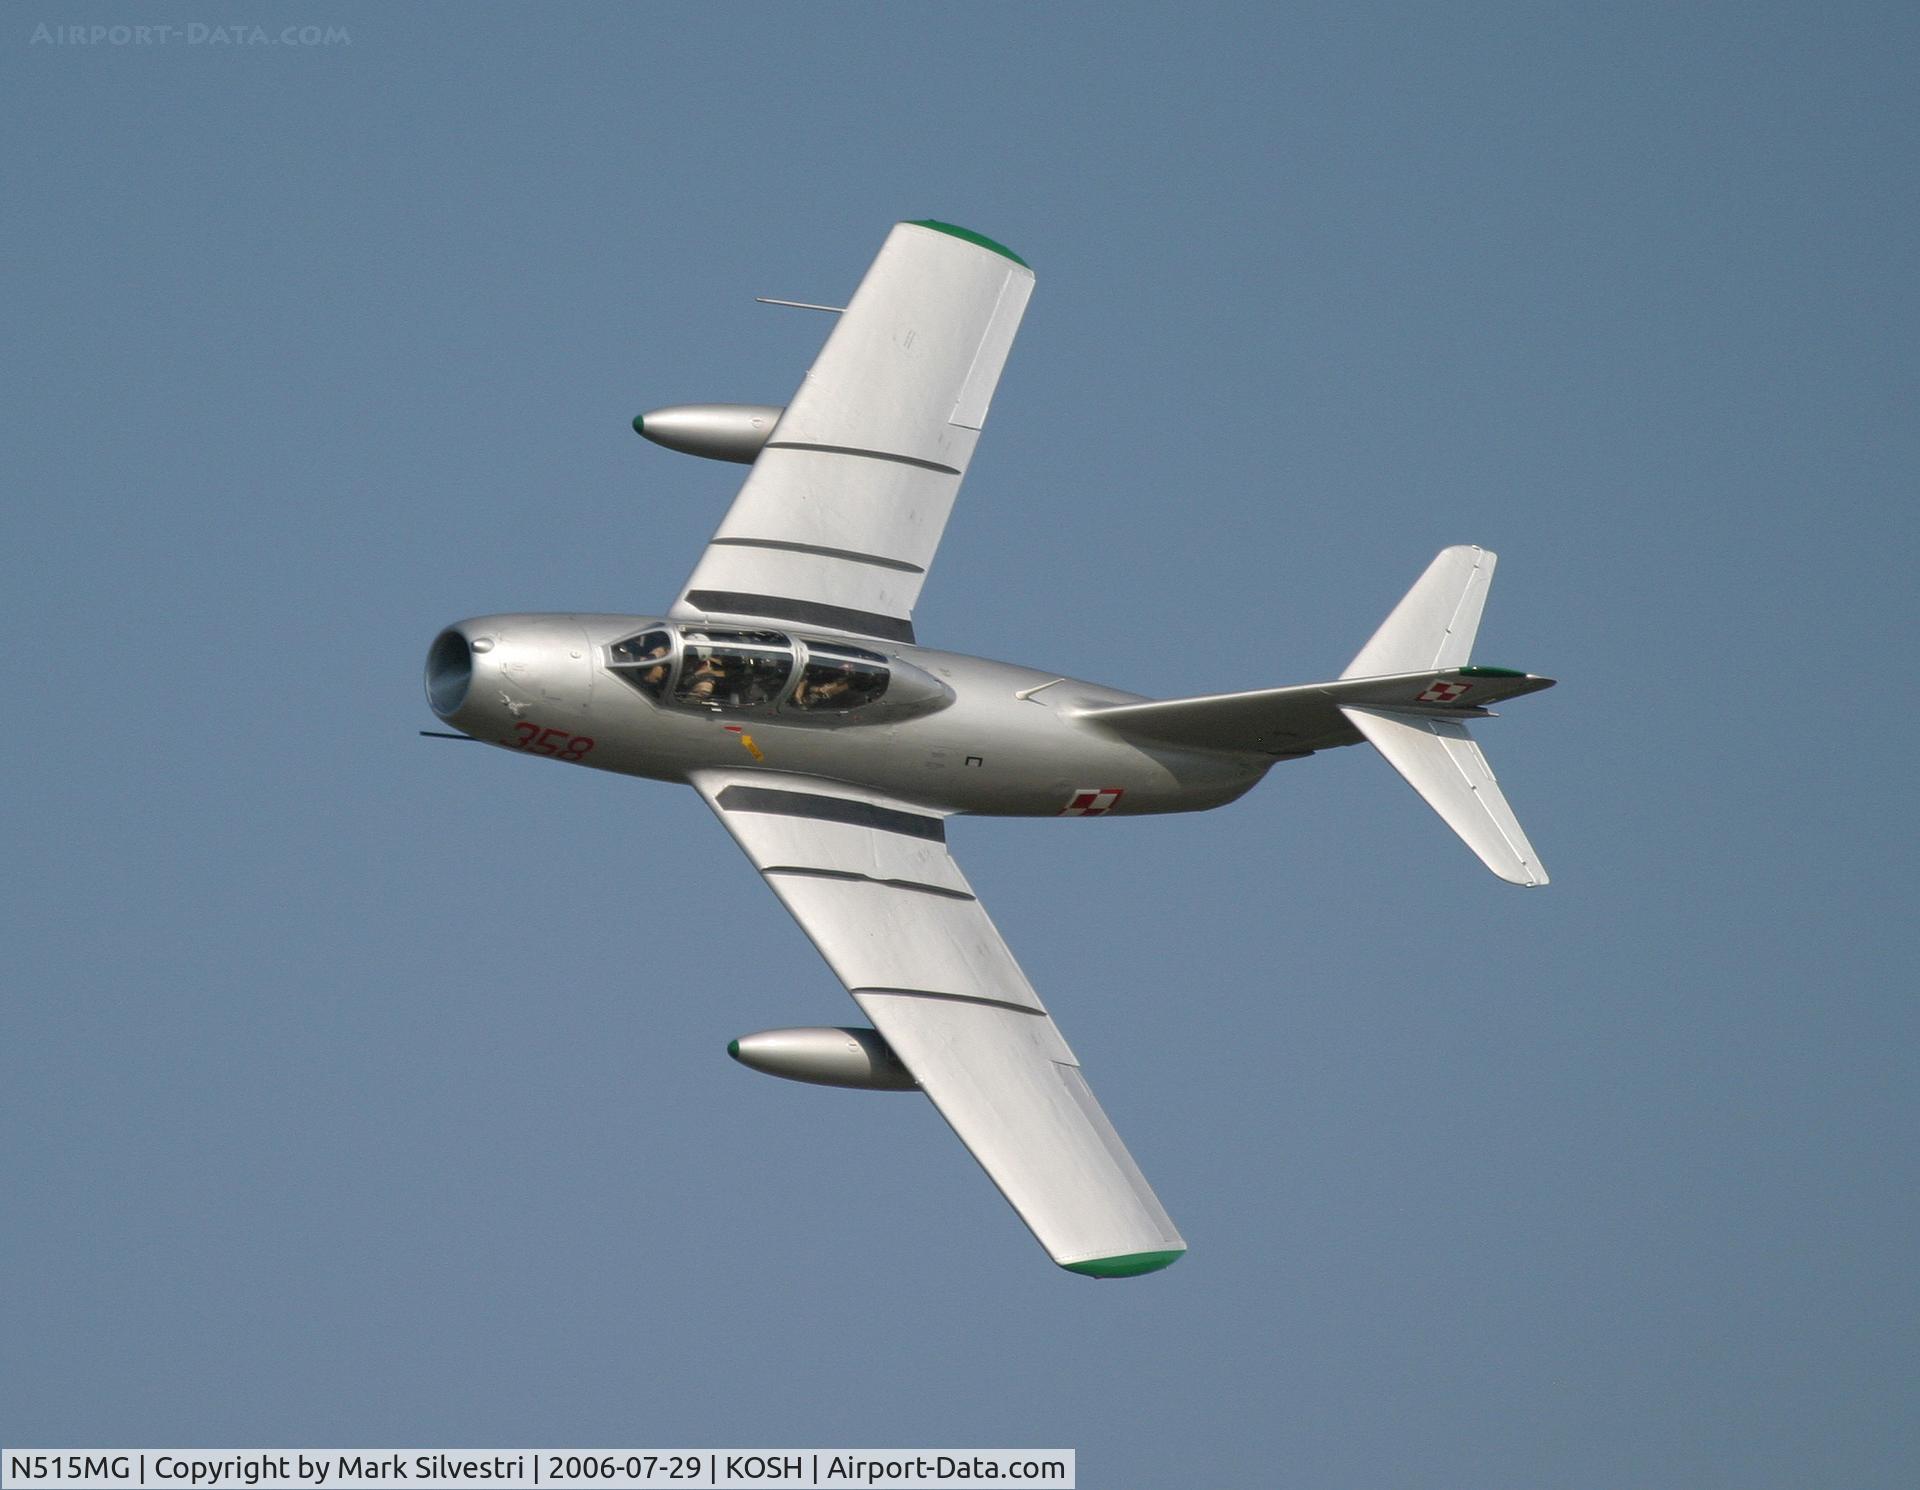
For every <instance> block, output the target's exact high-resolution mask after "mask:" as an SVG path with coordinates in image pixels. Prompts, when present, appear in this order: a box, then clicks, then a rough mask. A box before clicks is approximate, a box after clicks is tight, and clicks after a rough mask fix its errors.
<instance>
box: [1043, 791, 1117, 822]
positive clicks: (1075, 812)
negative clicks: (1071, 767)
mask: <svg viewBox="0 0 1920 1490" xmlns="http://www.w3.org/2000/svg"><path fill="white" fill-rule="evenodd" d="M1126 794H1127V789H1126V788H1125V787H1124V786H1083V787H1081V788H1080V790H1079V791H1077V792H1075V793H1074V794H1073V800H1072V801H1071V802H1069V803H1067V805H1066V806H1065V807H1062V808H1061V809H1060V816H1062V817H1100V816H1102V815H1103V814H1105V813H1108V812H1111V811H1112V810H1113V806H1114V804H1115V803H1116V802H1118V801H1119V800H1120V799H1121V798H1122V797H1124V796H1125V795H1126Z"/></svg>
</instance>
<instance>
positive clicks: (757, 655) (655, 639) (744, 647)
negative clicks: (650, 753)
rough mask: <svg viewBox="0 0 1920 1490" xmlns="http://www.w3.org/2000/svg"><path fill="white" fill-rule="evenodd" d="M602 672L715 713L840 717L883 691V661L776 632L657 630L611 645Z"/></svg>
mask: <svg viewBox="0 0 1920 1490" xmlns="http://www.w3.org/2000/svg"><path fill="white" fill-rule="evenodd" d="M607 667H608V669H609V670H610V671H611V672H612V673H613V674H614V676H615V677H617V678H619V679H620V680H621V681H622V682H624V683H626V684H627V685H628V686H629V687H631V688H635V689H638V690H639V691H640V692H641V693H643V694H645V695H646V696H647V697H648V698H650V699H652V700H653V701H654V702H655V703H657V704H668V705H674V706H678V707H682V708H690V709H711V710H716V711H739V710H751V711H755V712H760V713H770V712H773V711H776V710H777V711H779V712H780V713H783V714H784V713H789V712H791V713H796V714H815V715H831V714H842V713H845V712H846V711H847V710H849V709H857V708H860V707H862V706H864V705H866V704H870V703H873V702H875V701H876V700H877V699H879V697H880V696H881V695H882V694H883V693H885V692H886V691H887V683H888V681H889V677H890V674H889V671H888V668H887V660H886V659H885V658H884V657H882V656H880V655H879V653H877V652H869V651H866V650H865V649H863V648H861V647H856V646H852V645H850V644H848V643H846V642H824V641H808V640H806V639H804V638H794V637H789V636H787V635H785V634H784V633H782V632H778V631H731V630H722V629H720V628H717V627H712V626H684V627H673V626H656V627H652V628H650V629H649V630H646V631H643V632H641V633H640V634H639V635H637V636H630V637H628V638H626V639H625V640H624V641H619V642H615V643H614V644H613V646H611V647H610V648H608V650H607Z"/></svg>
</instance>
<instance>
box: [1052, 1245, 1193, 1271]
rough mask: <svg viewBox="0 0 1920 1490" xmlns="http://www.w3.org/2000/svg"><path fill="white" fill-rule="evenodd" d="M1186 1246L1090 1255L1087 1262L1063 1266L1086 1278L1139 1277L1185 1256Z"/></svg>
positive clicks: (1170, 1265)
mask: <svg viewBox="0 0 1920 1490" xmlns="http://www.w3.org/2000/svg"><path fill="white" fill-rule="evenodd" d="M1186 1255H1187V1254H1186V1250H1185V1249H1184V1248H1180V1249H1177V1250H1175V1251H1172V1252H1127V1253H1124V1254H1122V1255H1121V1256H1119V1257H1089V1258H1088V1259H1087V1260H1086V1261H1085V1262H1063V1263H1061V1264H1060V1266H1061V1267H1063V1268H1065V1269H1066V1270H1067V1271H1068V1272H1070V1273H1079V1274H1080V1275H1081V1276H1082V1277H1085V1278H1137V1277H1139V1276H1140V1275H1141V1274H1142V1273H1157V1272H1159V1271H1160V1269H1162V1268H1170V1267H1172V1266H1173V1265H1174V1264H1175V1263H1176V1262H1178V1261H1179V1260H1180V1259H1181V1258H1183V1257H1185V1256H1186Z"/></svg>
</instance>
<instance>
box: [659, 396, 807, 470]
mask: <svg viewBox="0 0 1920 1490" xmlns="http://www.w3.org/2000/svg"><path fill="white" fill-rule="evenodd" d="M785 412H786V411H785V410H784V409H782V408H781V407H780V406H779V405H777V404H675V405H674V406H673V407H671V408H666V409H650V410H648V411H647V412H646V413H644V414H636V415H634V419H633V428H634V433H636V434H638V435H640V436H641V437H642V438H643V439H648V440H651V441H653V443H654V444H656V445H664V446H665V447H666V448H667V449H669V450H678V451H679V452H680V453H681V454H682V455H698V456H703V457H705V458H706V459H707V460H730V461H733V462H735V463H737V464H739V465H743V466H750V465H752V464H753V461H754V458H755V457H756V456H758V455H759V454H760V447H761V446H762V445H764V444H766V443H767V436H768V435H770V434H772V433H773V427H774V425H776V424H778V423H779V422H780V416H781V415H782V414H783V413H785Z"/></svg>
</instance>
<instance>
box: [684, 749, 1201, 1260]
mask: <svg viewBox="0 0 1920 1490" xmlns="http://www.w3.org/2000/svg"><path fill="white" fill-rule="evenodd" d="M691 779H692V781H693V784H694V786H695V787H696V788H698V790H699V792H700V794H701V796H703V797H705V798H706V800H707V805H708V806H710V807H711V808H713V810H714V812H715V814H716V815H717V816H718V817H719V819H720V821H721V822H723V823H724V824H726V828H727V831H728V832H729V833H731V834H732V835H733V837H734V840H735V841H736V842H737V843H739V845H740V847H741V848H743V849H745V850H746V853H747V857H748V858H749V859H751V860H752V861H753V864H754V867H755V868H757V869H758V870H759V871H760V873H761V875H762V877H763V878H764V879H765V880H766V882H767V884H768V885H769V886H770V887H771V888H772V890H773V893H774V894H775V895H777V896H779V897H780V901H781V903H782V904H783V905H785V906H786V908H787V909H788V910H789V911H790V912H792V913H793V918H794V919H795V920H796V921H798V922H799V923H800V929H801V930H803V931H804V932H806V934H807V936H808V937H809V938H810V939H811V940H812V942H813V944H814V946H815V947H817V948H818V949H819V951H820V955H821V956H823V957H825V958H826V960H827V963H828V965H829V966H830V967H831V968H832V969H833V971H834V973H835V974H836V975H837V976H838V977H839V979H840V981H841V982H842V983H844V984H845V985H846V987H847V991H848V992H849V993H851V994H852V995H853V997H854V1001H855V1002H856V1003H858V1004H859V1005H860V1007H861V1009H862V1010H863V1011H864V1012H865V1013H866V1016H867V1018H868V1019H870V1020H871V1021H872V1022H873V1025H874V1027H875V1028H876V1029H878V1030H879V1031H880V1033H881V1034H882V1035H883V1036H884V1037H885V1038H886V1040H887V1043H888V1044H889V1045H891V1046H892V1047H893V1049H894V1052H895V1054H897V1055H898V1056H899V1057H900V1059H901V1060H902V1061H903V1062H905V1064H906V1066H907V1068H908V1069H909V1070H910V1071H912V1072H913V1075H914V1077H915V1079H916V1080H918V1081H919V1083H920V1086H921V1089H922V1090H923V1091H925V1092H926V1094H927V1095H928V1096H929V1097H930V1098H932V1099H933V1104H934V1106H935V1107H937V1108H938V1109H939V1110H940V1115H941V1116H942V1117H944V1118H945V1119H946V1120H947V1122H948V1123H949V1124H950V1125H951V1126H952V1128H953V1131H954V1132H955V1133H957V1134H958V1135H959V1136H960V1141H961V1142H962V1143H964V1144H965V1145H966V1146H967V1148H968V1149H969V1150H970V1151H971V1152H972V1154H973V1156H974V1158H975V1159H977V1160H979V1161H980V1166H981V1168H983V1169H985V1170H986V1172H987V1175H988V1177H989V1178H990V1179H992V1181H993V1182H994V1184H995V1185H997V1186H999V1188H1000V1193H1001V1194H1002V1195H1004V1196H1006V1198H1007V1200H1008V1201H1009V1202H1010V1203H1011V1204H1012V1206H1013V1208H1014V1210H1016V1211H1017V1212H1019V1214H1020V1219H1021V1220H1023V1221H1024V1222H1026V1224H1027V1226H1028V1227H1029V1228H1030V1229H1031V1230H1032V1232H1033V1234H1034V1236H1035V1237H1037V1238H1038V1239H1039V1241H1040V1245H1041V1246H1043V1247H1045V1248H1046V1249H1047V1252H1048V1254H1049V1255H1050V1256H1051V1257H1052V1258H1053V1260H1054V1261H1055V1262H1057V1263H1059V1264H1060V1265H1061V1266H1062V1267H1065V1268H1069V1269H1071V1270H1073V1271H1075V1272H1080V1273H1086V1274H1090V1275H1092V1276H1094V1277H1122V1276H1129V1275H1132V1274H1135V1273H1144V1272H1151V1271H1153V1270H1154V1269H1156V1268H1162V1267H1166V1266H1167V1265H1168V1264H1170V1263H1171V1262H1173V1261H1174V1260H1175V1259H1176V1258H1178V1257H1179V1256H1180V1254H1181V1253H1182V1252H1183V1251H1185V1249H1186V1243H1185V1242H1183V1241H1182V1240H1181V1238H1180V1233H1179V1232H1178V1231H1177V1230H1175V1228H1174V1225H1173V1222H1172V1221H1171V1220H1169V1219H1168V1217H1167V1213H1166V1211H1165V1210H1163V1209H1162V1208H1161V1205H1160V1202H1159V1200H1158V1199H1157V1198H1156V1197H1155V1195H1154V1193H1153V1190H1152V1188H1151V1187H1150V1186H1149V1185H1148V1184H1147V1182H1146V1180H1145V1179H1144V1178H1143V1177H1142V1176H1141V1173H1140V1170H1139V1167H1138V1166H1137V1165H1136V1164H1135V1163H1134V1162H1133V1157H1132V1156H1131V1155H1130V1154H1129V1153H1128V1152H1127V1149H1126V1146H1125V1145H1124V1144H1123V1143H1121V1141H1120V1137H1119V1135H1118V1134H1117V1133H1115V1132H1114V1130H1113V1125H1112V1124H1111V1123H1110V1122H1108V1121H1107V1116H1106V1114H1105V1113H1104V1112H1102V1111H1101V1109H1100V1104H1099V1103H1098V1102H1097V1101H1096V1100H1095V1099H1094V1096H1093V1092H1092V1091H1091V1090H1090V1089H1089V1088H1088V1086H1087V1082H1086V1078H1085V1076H1084V1075H1083V1074H1082V1073H1081V1070H1080V1063H1079V1061H1078V1060H1076V1059H1075V1058H1074V1054H1073V1052H1072V1050H1070V1049H1069V1048H1068V1046H1067V1042H1066V1041H1065V1040H1064V1039H1062V1038H1061V1035H1060V1031H1059V1030H1058V1029H1057V1028H1056V1027H1055V1025H1054V1022H1053V1018H1052V1016H1051V1015H1050V1014H1048V1013H1047V1010H1046V1006H1045V1005H1043V1004H1042V1003H1041V1002H1040V997H1039V995H1038V994H1036V993H1035V992H1034V991H1033V985H1032V984H1030V983H1029V982H1028V981H1027V978H1026V975H1025V974H1024V973H1022V972H1021V971H1020V965H1019V964H1018V963H1017V962H1015V961H1014V957H1013V954H1012V953H1011V952H1010V951H1008V950H1007V944H1006V943H1005V942H1004V941H1003V940H1002V939H1001V937H1000V933H999V932H998V931H997V930H996V929H995V927H994V924H993V922H992V920H991V919H989V918H988V916H987V913H986V910H985V909H984V908H983V907H982V906H981V904H980V902H979V900H978V899H976V898H975V896H974V893H973V889H972V887H971V886H970V885H968V883H967V881H966V877H965V876H964V875H962V874H961V872H960V869H959V866H958V865H956V864H955V863H954V862H953V858H952V856H951V855H950V854H949V853H948V852H947V845H946V824H945V821H944V819H943V818H942V817H941V816H940V815H939V814H938V813H935V812H932V811H929V810H928V809H926V808H924V807H920V806H917V805H914V804H909V803H904V802H897V801H894V800H891V799H889V798H886V797H882V796H879V795H877V794H875V793H872V792H869V791H865V790H862V789H860V788H856V787H852V786H848V785H846V784H844V783H841V782H833V781H825V780H821V779H818V778H814V777H806V776H796V775H790V774H786V773H779V772H768V771H717V770H716V771H697V772H694V773H693V774H692V777H691Z"/></svg>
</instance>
